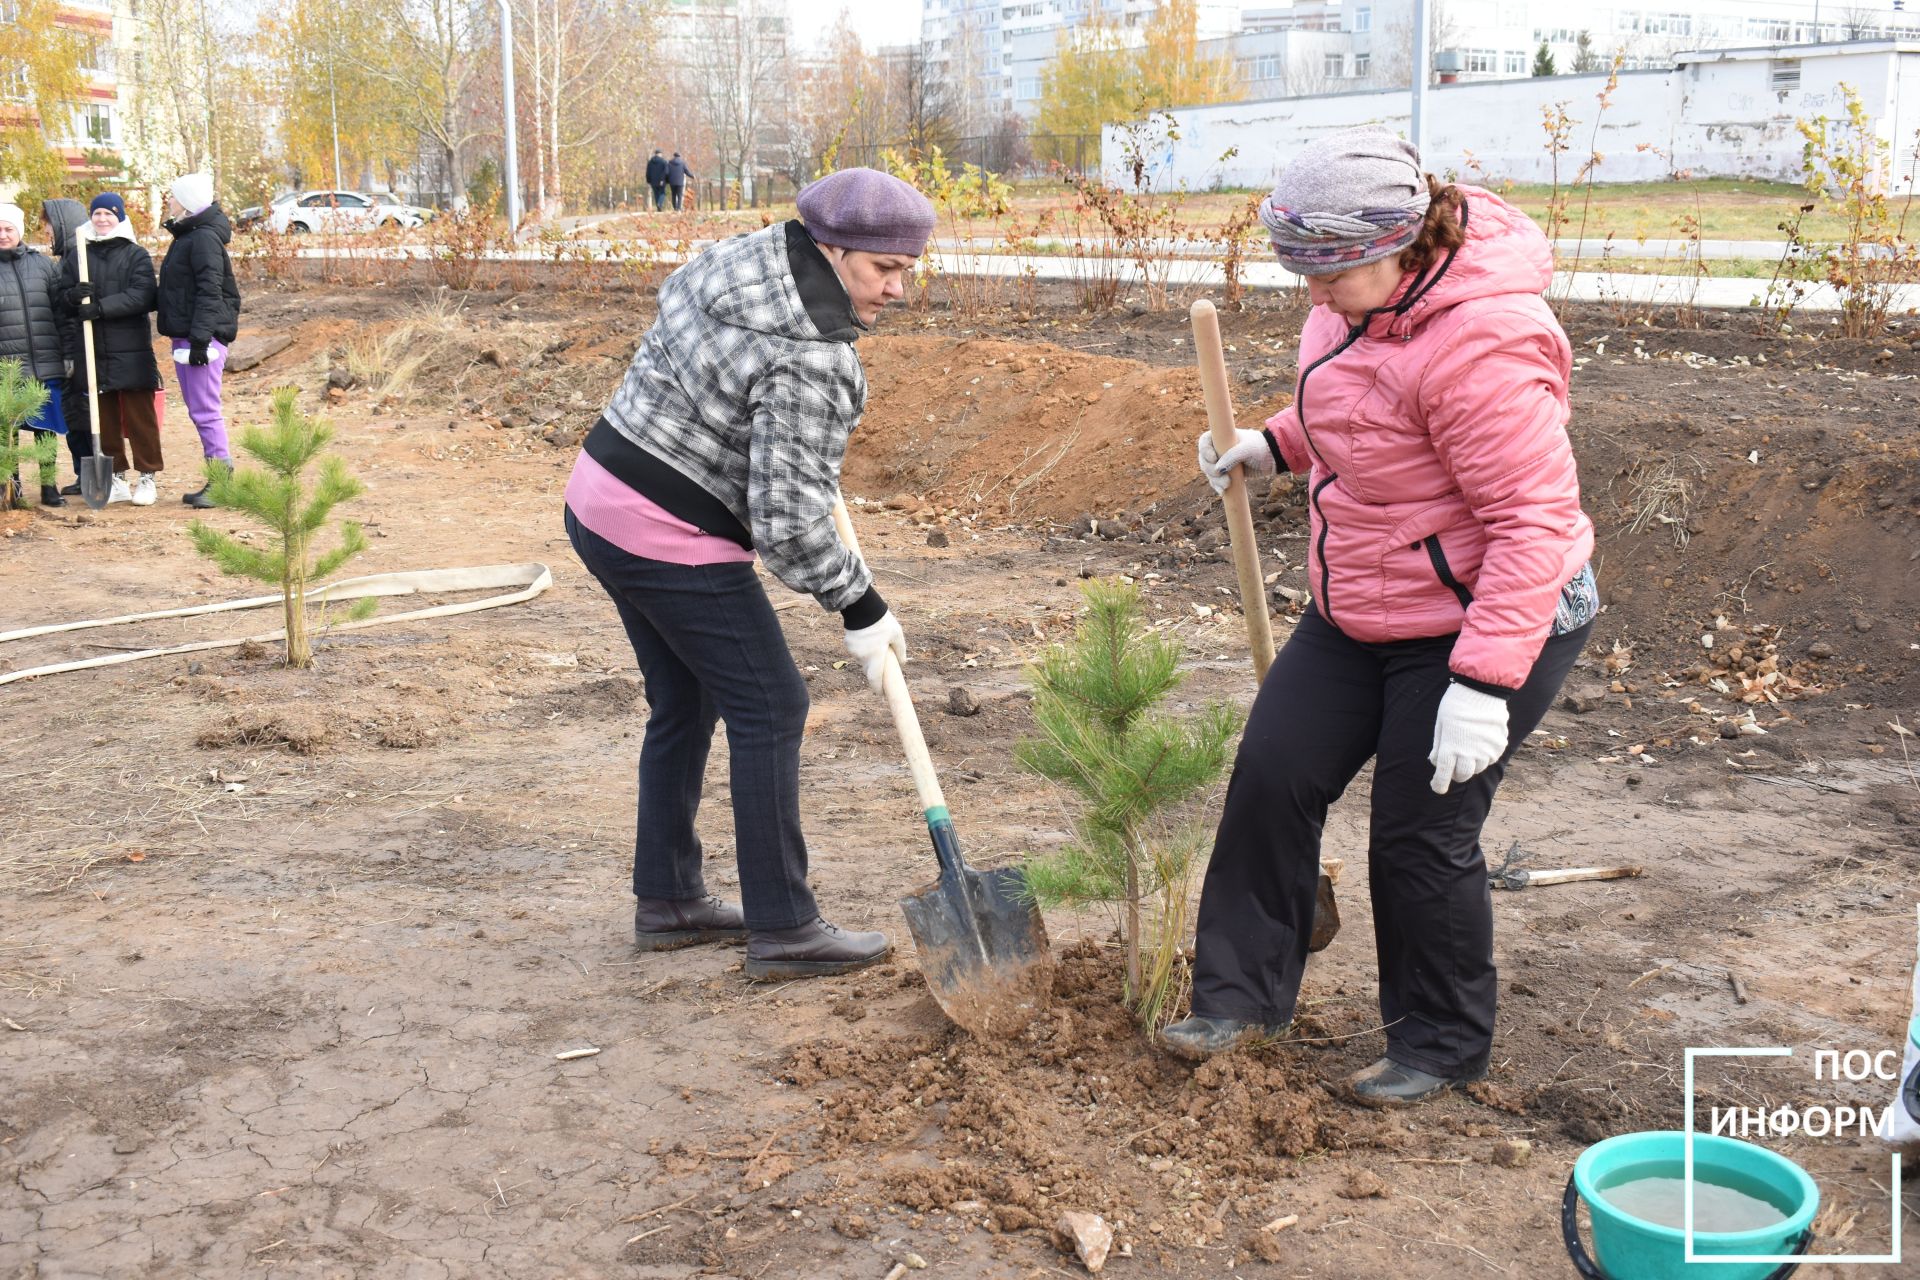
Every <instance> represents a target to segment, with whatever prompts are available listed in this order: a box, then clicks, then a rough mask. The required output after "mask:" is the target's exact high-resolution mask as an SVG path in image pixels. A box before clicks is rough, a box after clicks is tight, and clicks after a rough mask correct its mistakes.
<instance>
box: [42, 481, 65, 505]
mask: <svg viewBox="0 0 1920 1280" xmlns="http://www.w3.org/2000/svg"><path fill="white" fill-rule="evenodd" d="M40 505H41V506H43V507H64V506H66V505H67V500H66V499H65V498H63V497H61V496H60V486H59V485H57V484H43V485H41V486H40Z"/></svg>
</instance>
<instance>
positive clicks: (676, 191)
mask: <svg viewBox="0 0 1920 1280" xmlns="http://www.w3.org/2000/svg"><path fill="white" fill-rule="evenodd" d="M667 185H668V187H669V188H670V189H671V190H672V191H673V211H674V212H675V213H678V212H680V193H681V192H683V191H685V190H686V188H685V187H684V186H678V187H676V186H674V185H673V184H672V183H668V184H667Z"/></svg>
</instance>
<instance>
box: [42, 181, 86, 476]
mask: <svg viewBox="0 0 1920 1280" xmlns="http://www.w3.org/2000/svg"><path fill="white" fill-rule="evenodd" d="M86 222H87V206H85V205H83V204H81V203H80V202H79V201H78V200H69V199H67V198H66V197H64V196H55V197H54V198H53V199H51V200H48V201H45V202H44V203H42V204H41V206H40V226H41V228H42V229H44V230H45V231H46V233H47V235H48V237H49V238H50V240H51V241H52V243H51V245H50V246H49V252H51V253H52V254H53V256H54V258H55V259H56V261H55V263H54V265H55V266H56V267H58V266H59V265H60V264H61V263H64V262H65V261H66V260H67V255H68V254H70V253H72V252H73V246H74V233H75V232H76V231H78V230H79V229H80V228H81V227H83V226H85V225H86ZM56 302H57V299H56ZM55 321H56V323H58V322H59V321H60V315H59V314H58V308H57V307H56V316H55ZM60 352H61V355H62V357H63V359H62V360H61V364H62V366H63V367H64V369H65V377H63V378H62V379H61V387H60V417H61V419H62V420H63V421H64V422H65V423H66V427H67V454H68V456H70V457H71V458H72V459H73V472H74V474H75V475H76V476H77V475H79V474H80V461H81V459H83V458H91V457H92V456H93V418H92V417H91V416H89V414H88V412H87V396H86V390H85V388H83V387H76V386H72V385H69V383H70V382H71V379H72V377H73V359H72V357H71V356H68V355H67V354H66V352H67V342H66V331H65V329H64V328H62V330H61V341H60ZM76 391H77V392H78V394H74V393H75V392H76ZM60 492H61V493H62V494H63V495H65V496H67V497H73V496H74V495H76V494H78V493H79V492H80V484H79V482H78V481H77V480H76V481H75V482H74V483H73V484H70V485H68V486H67V487H66V488H64V489H62V490H61V491H60Z"/></svg>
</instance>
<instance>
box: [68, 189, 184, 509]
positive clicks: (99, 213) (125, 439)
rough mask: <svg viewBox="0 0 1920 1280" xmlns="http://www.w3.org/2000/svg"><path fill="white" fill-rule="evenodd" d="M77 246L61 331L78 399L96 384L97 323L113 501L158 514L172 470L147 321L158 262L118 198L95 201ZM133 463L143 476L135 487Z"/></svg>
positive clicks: (103, 443)
mask: <svg viewBox="0 0 1920 1280" xmlns="http://www.w3.org/2000/svg"><path fill="white" fill-rule="evenodd" d="M77 239H78V242H79V243H78V247H77V249H76V251H75V252H74V253H72V254H70V255H68V257H67V258H66V259H65V260H64V261H62V262H61V264H60V279H61V283H62V285H63V286H64V288H63V289H62V291H61V295H60V299H61V308H60V311H61V325H62V332H63V337H64V339H65V343H66V351H67V356H68V358H70V359H71V360H72V361H73V378H72V380H71V381H70V382H69V384H68V386H69V388H70V394H73V395H81V394H84V392H85V390H86V386H87V379H88V377H89V376H93V375H90V374H89V371H88V369H87V360H86V346H85V342H84V339H83V332H84V330H83V326H84V325H86V324H87V323H88V322H91V323H92V325H93V354H94V362H95V364H96V365H97V366H98V367H97V369H96V370H95V371H94V374H95V375H97V376H98V379H99V381H98V382H97V384H96V387H97V390H98V397H97V398H98V402H99V412H100V448H101V449H102V450H103V451H104V452H105V453H107V454H109V455H111V456H112V458H113V470H114V481H113V493H112V495H111V496H110V497H109V498H108V499H107V500H108V501H109V502H132V503H133V504H134V505H135V506H137V507H150V506H152V505H153V500H154V496H155V492H156V490H157V488H158V484H157V480H156V478H157V477H158V475H159V473H160V472H161V471H163V470H165V467H166V464H165V462H164V461H163V460H162V458H161V456H160V415H159V412H158V407H159V406H158V403H157V402H158V400H159V396H158V395H156V394H155V393H156V392H158V391H159V390H160V366H159V363H158V362H157V361H155V360H154V358H153V326H152V324H151V323H150V322H149V321H148V320H147V317H148V316H149V315H151V314H152V313H153V309H154V305H155V300H156V296H157V294H158V291H159V290H158V284H157V282H156V281H155V279H154V274H153V259H152V257H150V256H149V255H148V253H147V251H146V250H145V249H143V248H141V247H140V242H139V241H138V240H136V239H134V235H133V224H132V223H130V222H128V221H127V206H126V204H125V202H124V201H122V200H121V199H120V197H119V196H117V195H115V194H113V193H112V192H110V191H109V192H105V193H103V194H101V195H97V196H95V197H94V198H93V203H92V204H91V205H89V206H88V215H87V224H86V225H85V226H84V227H82V228H80V231H79V233H78V237H77ZM82 253H84V254H86V255H87V276H88V281H89V282H88V283H87V284H81V283H80V267H79V258H80V254H82ZM129 455H131V457H129ZM129 462H131V465H132V466H133V467H134V468H136V469H138V470H139V472H140V478H139V480H138V481H136V482H133V483H131V484H129V483H128V480H127V470H128V465H129Z"/></svg>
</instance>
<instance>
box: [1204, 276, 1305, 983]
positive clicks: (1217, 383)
mask: <svg viewBox="0 0 1920 1280" xmlns="http://www.w3.org/2000/svg"><path fill="white" fill-rule="evenodd" d="M1191 314H1192V317H1193V354H1194V358H1195V359H1196V360H1197V361H1199V364H1200V386H1201V388H1202V390H1203V391H1205V393H1206V397H1207V432H1208V434H1209V435H1211V436H1212V437H1213V447H1214V448H1215V449H1216V450H1218V451H1219V452H1220V453H1222V454H1225V453H1226V451H1227V450H1229V449H1231V448H1232V447H1233V440H1234V424H1233V396H1232V394H1231V393H1230V392H1229V391H1228V390H1227V357H1226V353H1225V352H1224V351H1223V350H1222V349H1221V346H1220V317H1219V316H1218V315H1216V314H1215V313H1214V310H1213V304H1212V303H1211V302H1209V301H1207V300H1206V299H1205V298H1202V299H1200V300H1199V301H1198V302H1196V303H1194V304H1193V310H1192V313H1191ZM1220 501H1221V504H1222V505H1223V506H1225V507H1226V509H1227V535H1228V540H1229V542H1230V543H1231V544H1232V547H1233V568H1234V572H1235V573H1236V574H1237V575H1238V576H1239V578H1240V611H1241V612H1242V613H1243V614H1245V615H1246V619H1247V647H1248V648H1250V649H1251V650H1252V651H1253V676H1254V679H1255V681H1256V682H1257V681H1260V680H1265V679H1266V678H1267V668H1269V667H1271V666H1272V665H1273V624H1272V622H1271V621H1270V620H1269V619H1268V618H1267V590H1266V584H1265V583H1264V582H1263V581H1262V579H1261V577H1260V548H1259V547H1258V546H1256V545H1255V544H1254V540H1253V508H1252V507H1251V506H1250V505H1249V504H1248V502H1247V478H1246V476H1245V475H1244V474H1243V473H1242V470H1241V468H1238V467H1236V468H1234V471H1233V474H1232V475H1230V476H1228V477H1227V491H1226V492H1225V493H1223V494H1221V495H1220ZM1341 865H1342V864H1341V862H1340V860H1339V859H1337V858H1330V859H1326V860H1324V861H1322V862H1321V864H1320V880H1319V883H1318V885H1317V886H1316V888H1315V893H1314V907H1313V938H1312V940H1311V941H1310V942H1309V943H1308V944H1307V949H1308V950H1309V951H1320V950H1324V949H1325V947H1326V945H1327V944H1328V943H1330V942H1332V941H1333V937H1334V935H1335V934H1337V933H1339V932H1340V907H1339V905H1338V904H1337V903H1336V902H1335V901H1334V898H1333V886H1334V882H1335V881H1337V880H1339V878H1340V868H1341Z"/></svg>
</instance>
